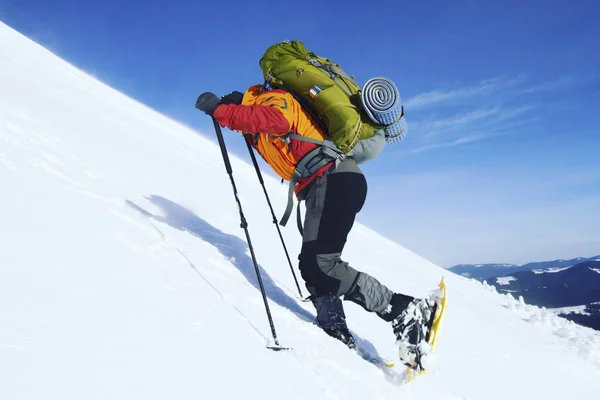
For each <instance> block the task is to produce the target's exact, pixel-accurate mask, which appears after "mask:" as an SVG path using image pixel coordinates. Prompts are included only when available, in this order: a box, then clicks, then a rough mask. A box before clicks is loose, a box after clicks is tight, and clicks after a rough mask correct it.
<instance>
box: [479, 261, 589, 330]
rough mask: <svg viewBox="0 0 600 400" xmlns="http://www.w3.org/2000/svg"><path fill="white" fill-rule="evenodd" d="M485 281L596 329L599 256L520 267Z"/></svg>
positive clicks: (530, 302)
mask: <svg viewBox="0 0 600 400" xmlns="http://www.w3.org/2000/svg"><path fill="white" fill-rule="evenodd" d="M486 282H487V283H488V284H489V285H492V286H495V287H496V289H497V290H498V292H500V293H510V294H512V295H513V296H514V297H515V298H519V296H523V300H525V302H526V303H527V304H533V305H536V306H540V307H546V308H552V309H555V312H556V313H557V314H559V315H561V316H563V317H565V318H568V319H570V320H572V321H574V322H577V323H579V324H581V325H585V326H589V327H591V328H594V329H598V330H600V260H596V261H586V262H582V263H579V264H577V265H575V266H573V267H564V268H548V269H536V270H532V271H520V272H515V273H512V274H510V275H505V276H498V277H493V278H488V279H486Z"/></svg>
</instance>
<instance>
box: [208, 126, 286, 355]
mask: <svg viewBox="0 0 600 400" xmlns="http://www.w3.org/2000/svg"><path fill="white" fill-rule="evenodd" d="M212 120H213V124H214V125H215V133H216V134H217V140H218V141H219V147H220V148H221V154H222V155H223V162H224V163H225V169H226V170H227V174H228V175H229V179H230V180H231V186H232V188H233V196H234V197H235V201H236V203H237V207H238V211H239V212H240V220H241V223H240V227H241V228H243V229H244V232H245V233H246V241H247V242H248V248H249V249H250V255H251V256H252V262H253V263H254V270H255V271H256V277H257V278H258V285H259V286H260V293H261V294H262V298H263V302H264V303H265V310H266V311H267V318H268V319H269V325H270V326H271V334H272V335H273V341H274V343H275V346H272V345H267V348H269V349H271V350H288V349H287V348H285V347H281V345H280V344H279V341H278V340H277V332H275V324H274V323H273V317H272V316H271V310H270V309H269V302H268V301H267V294H266V293H265V287H264V285H263V281H262V278H261V276H260V270H259V269H258V263H257V262H256V256H255V255H254V248H253V247H252V241H251V240H250V233H249V232H248V222H246V217H245V216H244V212H243V211H242V203H241V202H240V199H239V197H238V193H237V187H236V186H235V181H234V179H233V170H232V169H231V163H230V162H229V155H228V154H227V147H225V140H223V133H222V132H221V127H220V126H219V123H218V122H217V120H216V119H214V118H213V119H212Z"/></svg>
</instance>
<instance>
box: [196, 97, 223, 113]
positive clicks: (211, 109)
mask: <svg viewBox="0 0 600 400" xmlns="http://www.w3.org/2000/svg"><path fill="white" fill-rule="evenodd" d="M220 104H221V102H220V101H219V98H218V97H217V96H215V94H214V93H210V92H205V93H202V94H201V95H200V96H198V100H196V108H197V109H198V110H200V111H204V112H205V113H206V115H210V116H211V117H212V115H213V114H214V113H215V110H216V109H217V107H219V105H220Z"/></svg>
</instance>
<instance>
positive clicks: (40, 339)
mask: <svg viewBox="0 0 600 400" xmlns="http://www.w3.org/2000/svg"><path fill="white" fill-rule="evenodd" d="M201 67H202V66H201V65H199V66H198V69H199V70H201ZM201 89H202V88H201V87H199V88H198V90H199V91H201ZM194 100H195V99H193V98H192V99H190V107H192V103H193V101H194ZM198 118H206V116H204V115H202V114H201V113H198ZM225 133H228V134H229V135H228V140H239V138H238V137H237V136H236V135H231V134H230V133H229V132H225ZM206 134H207V135H208V137H211V138H212V136H211V135H212V133H211V132H207V133H206ZM232 164H233V169H234V176H235V178H236V182H237V183H238V189H239V192H240V198H241V200H242V204H243V206H244V210H245V211H246V214H247V218H248V223H249V229H250V233H251V235H252V240H253V242H254V246H255V250H256V255H257V258H258V261H259V263H260V265H261V269H262V273H263V280H264V282H265V286H266V287H267V292H268V297H269V304H270V306H271V311H272V313H273V317H274V320H275V326H276V328H277V332H278V335H279V339H280V341H281V344H282V345H285V346H290V347H293V350H290V351H282V352H273V351H270V350H267V349H266V348H265V344H266V343H267V341H268V338H269V337H270V330H269V325H268V323H267V320H266V317H265V311H264V308H263V304H262V300H261V297H260V295H259V292H258V290H257V284H256V278H255V276H254V270H253V266H252V263H251V261H250V258H249V253H248V248H247V246H246V244H245V240H244V236H243V231H242V230H241V229H240V227H239V223H240V221H239V216H238V213H237V209H236V206H235V203H234V201H233V197H232V193H231V187H230V183H229V180H228V177H227V175H226V173H225V170H224V168H223V165H222V160H221V155H220V152H219V149H218V147H217V146H216V145H215V144H214V142H213V141H212V140H210V139H208V138H206V137H204V136H202V135H201V134H199V133H198V132H195V131H194V130H192V129H190V128H187V127H185V126H183V125H181V124H179V123H177V122H175V121H172V120H170V119H168V118H166V117H164V116H162V115H160V114H158V113H156V112H154V111H152V110H151V109H149V108H148V107H146V106H144V105H142V104H139V103H138V102H136V101H134V100H131V99H129V98H127V97H125V96H123V95H122V94H120V93H118V92H117V91H115V90H113V89H111V88H110V87H107V86H106V85H104V84H102V83H100V82H98V81H97V80H95V79H93V78H92V77H90V76H88V75H87V74H85V73H83V72H81V71H79V70H77V69H75V68H74V67H72V66H70V65H69V64H67V63H66V62H64V61H62V60H60V59H59V58H57V57H56V56H54V55H53V54H51V53H50V52H48V51H46V50H45V49H43V48H42V47H40V46H38V45H37V44H35V43H33V42H31V41H29V40H28V39H26V38H25V37H23V36H21V35H20V34H18V33H16V32H15V31H13V30H12V29H10V28H8V27H7V26H6V25H3V24H0V221H1V223H0V243H2V247H1V248H0V399H10V400H21V399H27V400H29V399H42V398H43V399H61V400H67V399H77V400H80V399H87V400H90V399H144V400H151V399H214V398H223V399H231V398H244V399H376V398H377V399H384V398H385V399H398V398H402V399H419V400H426V399H503V400H505V399H507V398H510V399H531V398H543V399H546V400H548V399H561V400H563V399H565V398H593V397H594V396H595V394H597V393H598V391H599V390H600V335H599V334H598V332H595V331H593V330H590V329H588V328H584V327H581V326H578V325H575V324H573V323H571V322H569V321H567V320H565V319H562V318H558V317H556V316H555V315H553V314H552V313H551V312H549V311H547V310H543V309H539V308H537V307H533V306H528V305H526V304H524V303H523V302H522V301H517V300H514V299H513V298H512V297H511V296H509V295H500V294H498V293H497V292H496V291H495V289H494V288H493V287H491V286H488V285H484V284H481V283H478V282H476V281H473V280H469V279H465V278H462V277H459V276H457V275H454V274H449V273H448V272H447V271H445V270H443V269H442V268H440V267H438V266H436V265H434V264H432V263H430V262H428V261H427V260H424V259H422V258H420V257H419V256H417V255H415V254H414V253H412V252H410V251H409V250H407V249H405V248H403V247H401V246H399V245H397V244H396V243H394V242H392V241H390V240H388V239H386V238H384V237H382V236H380V235H379V234H377V233H376V232H374V231H372V230H370V229H368V228H366V227H365V226H363V225H358V224H357V225H356V227H355V229H354V230H353V232H352V233H351V235H350V237H349V240H348V245H347V249H346V251H345V258H346V259H348V260H350V261H351V262H352V264H353V265H354V266H356V267H357V268H359V269H361V270H364V271H366V272H369V273H371V274H373V275H374V276H376V277H378V278H380V279H381V280H382V281H383V282H384V283H386V284H387V285H389V286H390V287H391V288H393V289H394V290H397V291H401V292H405V293H409V294H412V295H417V296H421V295H424V294H425V293H426V292H427V291H428V290H429V289H430V288H432V287H433V286H435V285H436V284H437V283H438V281H439V279H440V278H441V276H442V275H443V274H447V276H446V280H447V284H448V290H449V294H448V297H449V299H448V311H447V313H446V317H445V320H444V322H443V326H442V332H441V333H440V337H439V341H438V346H437V351H436V354H435V358H434V359H433V360H430V362H429V364H430V365H431V368H430V370H429V371H428V373H427V374H425V375H424V376H423V377H421V378H419V379H418V380H416V381H414V382H412V383H410V384H409V385H406V386H403V387H398V386H395V385H392V384H390V383H389V382H387V381H386V379H385V378H384V376H383V374H382V372H381V371H380V370H379V369H378V368H376V367H374V366H373V365H372V364H370V363H368V362H366V361H364V360H363V359H362V358H360V357H359V356H357V354H356V353H354V352H353V351H351V350H348V349H347V348H345V347H344V346H343V345H342V344H341V343H339V342H337V341H335V340H334V339H331V338H329V337H327V336H326V335H324V334H323V333H322V332H321V331H320V330H319V329H318V328H317V327H316V326H315V325H314V323H313V318H314V312H313V310H312V308H311V306H310V305H309V304H306V303H302V302H299V301H298V298H297V296H296V294H295V290H294V283H293V280H292V277H291V273H290V271H289V267H288V265H287V263H286V261H285V258H284V254H283V251H282V250H281V247H280V244H279V239H278V237H277V233H276V231H275V229H274V227H273V224H272V223H271V217H270V212H269V211H268V208H267V207H266V205H265V202H264V197H263V193H262V190H261V188H260V186H259V185H258V184H257V180H256V176H255V173H254V170H253V168H252V167H251V166H249V165H248V164H247V163H246V162H244V161H241V160H240V159H238V158H235V157H234V158H232ZM266 184H267V188H268V190H269V191H270V193H271V195H272V198H273V202H274V206H275V207H276V210H278V212H281V210H282V209H283V205H284V204H285V199H286V196H285V192H286V187H285V186H281V185H280V184H279V183H278V182H277V180H276V179H272V178H268V179H266ZM364 222H368V221H364ZM290 225H291V226H290V227H289V228H287V229H285V230H284V235H285V238H286V240H287V243H288V246H289V248H290V252H291V254H292V258H293V259H295V254H297V253H298V251H299V244H300V237H299V235H298V233H297V232H296V229H295V228H294V227H293V224H290ZM347 316H348V321H349V325H350V328H351V329H352V330H353V332H354V333H355V334H356V336H357V338H358V340H359V344H360V347H361V348H362V349H363V350H365V351H371V352H375V351H377V352H379V354H380V355H382V356H384V357H388V358H395V356H396V351H395V348H394V344H393V335H392V330H391V327H390V326H389V325H388V324H387V323H385V322H384V321H382V320H380V319H379V318H377V317H376V316H375V315H373V314H369V313H366V312H365V311H364V310H362V309H360V308H359V307H358V306H356V305H354V304H348V305H347ZM498 382H503V384H501V385H498V384H497V383H498Z"/></svg>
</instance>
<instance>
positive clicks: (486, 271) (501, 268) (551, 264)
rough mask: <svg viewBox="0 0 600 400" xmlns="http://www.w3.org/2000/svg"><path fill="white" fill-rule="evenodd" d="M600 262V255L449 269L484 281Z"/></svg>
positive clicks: (463, 266) (465, 265) (461, 265)
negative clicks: (520, 263) (583, 263)
mask: <svg viewBox="0 0 600 400" xmlns="http://www.w3.org/2000/svg"><path fill="white" fill-rule="evenodd" d="M594 260H600V255H598V256H595V257H589V258H584V257H578V258H574V259H571V260H554V261H541V262H532V263H528V264H524V265H517V264H458V265H455V266H453V267H450V268H448V270H449V271H452V272H454V273H455V274H458V275H462V276H466V277H467V278H473V279H477V280H478V281H484V280H486V279H488V278H492V277H495V276H502V275H508V274H514V273H516V272H521V271H531V270H534V269H540V270H542V269H549V268H566V267H572V266H573V265H575V264H579V263H582V262H585V261H594Z"/></svg>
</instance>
